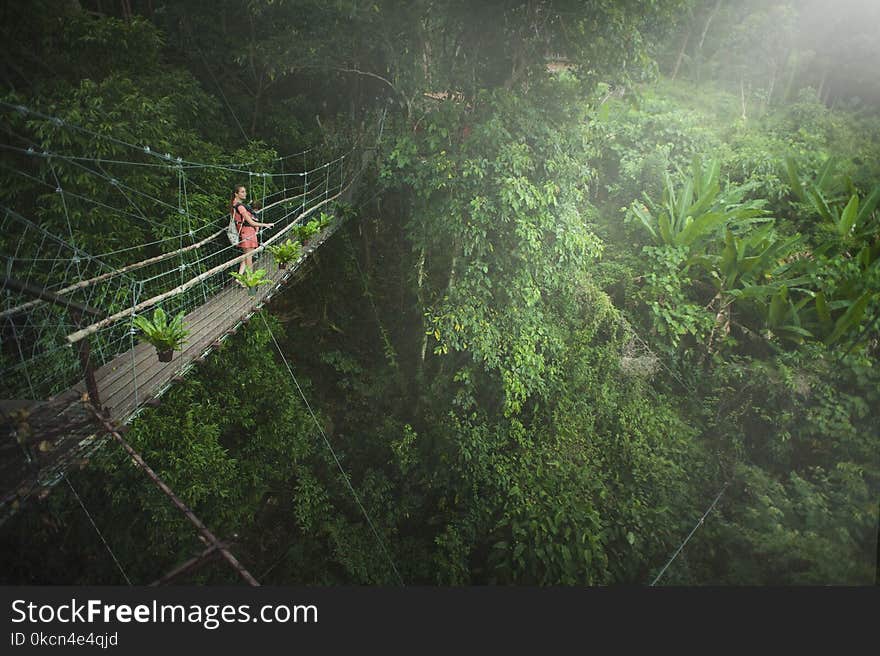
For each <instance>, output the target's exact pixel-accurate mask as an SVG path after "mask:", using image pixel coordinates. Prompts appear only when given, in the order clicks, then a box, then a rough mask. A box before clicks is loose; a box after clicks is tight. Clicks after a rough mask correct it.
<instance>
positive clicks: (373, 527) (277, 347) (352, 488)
mask: <svg viewBox="0 0 880 656" xmlns="http://www.w3.org/2000/svg"><path fill="white" fill-rule="evenodd" d="M260 316H261V317H262V318H263V324H264V325H265V326H266V330H268V331H269V336H270V337H271V338H272V342H274V344H275V348H276V349H278V353H279V355H281V359H282V360H283V361H284V366H286V367H287V371H288V372H289V373H290V377H291V378H292V379H293V384H294V385H296V389H297V390H298V391H299V395H300V396H301V397H302V400H303V402H304V403H305V404H306V408H308V410H309V414H310V415H311V416H312V419H313V420H314V422H315V426H317V427H318V432H320V433H321V437H322V438H323V439H324V444H326V445H327V448H328V449H329V450H330V454H331V455H332V456H333V460H334V461H336V466H337V467H339V471H340V472H341V473H342V479H343V480H344V481H345V484H346V485H347V486H348V489H349V490H350V491H351V494H352V496H353V497H354V500H355V501H356V502H357V505H358V507H359V508H360V509H361V512H362V513H363V514H364V517H365V518H366V520H367V524H369V525H370V529H371V530H372V531H373V535H374V536H375V537H376V542H378V543H379V546H380V547H381V549H382V552H383V553H384V554H385V558H387V559H388V563H389V564H390V565H391V569H392V570H394V574H395V576H397V580H398V582H399V583H400V585H401V586H403V585H404V583H403V577H401V576H400V572H399V571H397V567H396V566H395V564H394V560H393V559H392V558H391V554H389V553H388V549H386V548H385V543H384V542H382V538H381V537H379V532H378V531H377V530H376V527H375V526H374V525H373V521H372V520H371V519H370V515H369V514H367V510H366V508H364V505H363V504H362V503H361V500H360V498H359V497H358V495H357V492H355V491H354V487H352V485H351V481H349V480H348V474H346V473H345V470H344V469H343V468H342V463H340V462H339V458H337V457H336V452H335V451H334V450H333V447H332V446H331V445H330V440H328V439H327V435H326V434H325V433H324V429H323V428H322V427H321V423H320V422H319V421H318V418H317V417H316V416H315V413H314V412H313V411H312V406H311V405H309V401H308V399H307V398H306V395H305V394H304V393H303V391H302V388H301V387H300V386H299V382H297V380H296V376H294V375H293V369H291V368H290V364H289V363H288V362H287V358H286V357H285V356H284V351H282V350H281V346H279V344H278V340H276V339H275V335H274V334H273V333H272V329H271V328H269V322H268V321H266V315H265V314H264V313H262V312H261V313H260ZM273 567H274V565H273Z"/></svg>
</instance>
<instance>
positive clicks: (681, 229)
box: [631, 158, 770, 251]
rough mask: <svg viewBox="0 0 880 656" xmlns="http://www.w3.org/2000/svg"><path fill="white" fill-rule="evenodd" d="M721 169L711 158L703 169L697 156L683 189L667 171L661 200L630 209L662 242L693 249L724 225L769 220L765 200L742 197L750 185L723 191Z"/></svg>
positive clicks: (740, 225)
mask: <svg viewBox="0 0 880 656" xmlns="http://www.w3.org/2000/svg"><path fill="white" fill-rule="evenodd" d="M720 171H721V164H720V162H718V161H712V162H710V163H709V165H708V166H707V167H705V168H704V167H703V165H702V163H701V161H700V160H699V159H698V158H695V159H694V161H693V163H692V165H691V171H690V175H688V176H685V178H684V180H683V183H682V185H681V187H680V188H676V187H677V186H676V185H675V184H674V182H673V181H672V178H671V177H670V176H669V175H668V174H667V175H666V176H665V185H664V188H663V197H662V199H661V201H660V202H659V203H653V202H652V201H651V200H650V199H647V200H648V202H649V203H651V205H652V209H650V210H649V209H648V208H646V207H644V206H642V205H640V204H639V203H638V202H635V203H633V205H632V207H631V210H632V212H633V214H635V216H636V217H638V219H639V220H640V221H641V223H642V225H643V226H644V227H645V229H646V230H647V231H648V232H649V233H650V234H651V236H652V237H653V238H654V239H655V240H656V241H658V242H659V243H660V244H666V245H668V246H685V247H687V248H688V249H690V250H692V251H696V250H697V248H698V247H700V246H702V244H703V243H704V242H706V241H707V240H709V239H710V238H711V237H712V236H713V235H715V234H716V233H718V232H719V231H720V230H721V229H722V228H725V227H730V228H742V227H743V226H745V225H747V224H750V223H754V222H755V220H756V219H757V220H760V221H767V220H770V219H767V218H766V217H765V216H764V215H765V212H764V211H763V209H762V207H763V205H764V204H765V203H764V202H763V201H744V200H743V196H744V195H745V194H746V193H747V192H748V188H746V187H738V186H733V185H731V186H728V188H727V189H725V190H724V192H722V191H721V187H720V183H719V176H720Z"/></svg>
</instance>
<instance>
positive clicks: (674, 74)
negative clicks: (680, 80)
mask: <svg viewBox="0 0 880 656" xmlns="http://www.w3.org/2000/svg"><path fill="white" fill-rule="evenodd" d="M690 38H691V28H690V26H688V29H687V32H685V33H684V41H682V43H681V49H680V50H679V51H678V57H676V59H675V68H673V69H672V79H673V80H674V79H675V78H676V77H677V76H678V69H679V68H680V67H681V60H682V59H684V52H685V50H687V45H688V41H689V40H690Z"/></svg>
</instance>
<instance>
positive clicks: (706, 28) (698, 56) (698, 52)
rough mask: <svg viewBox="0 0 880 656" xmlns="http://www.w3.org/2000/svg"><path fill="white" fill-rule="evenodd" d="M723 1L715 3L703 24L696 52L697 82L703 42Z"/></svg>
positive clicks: (697, 80)
mask: <svg viewBox="0 0 880 656" xmlns="http://www.w3.org/2000/svg"><path fill="white" fill-rule="evenodd" d="M721 1H722V0H718V2H716V3H715V8H714V9H713V10H712V13H710V14H709V18H707V19H706V24H705V25H704V26H703V33H702V34H701V35H700V42H699V43H698V44H697V50H696V52H695V53H694V63H695V64H696V73H697V75H696V80H695V82H699V81H700V67H701V65H702V58H703V42H704V41H705V40H706V33H707V32H708V31H709V26H710V25H711V24H712V20H713V19H714V18H715V15H716V14H717V13H718V10H719V9H721Z"/></svg>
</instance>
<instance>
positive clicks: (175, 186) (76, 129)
mask: <svg viewBox="0 0 880 656" xmlns="http://www.w3.org/2000/svg"><path fill="white" fill-rule="evenodd" d="M0 113H3V114H6V116H5V117H4V119H3V124H4V131H5V133H6V134H5V136H6V138H7V139H6V140H7V143H2V144H0V150H2V151H4V153H5V156H4V158H3V159H2V160H0V168H2V169H3V170H4V171H5V172H6V173H7V174H8V176H9V177H10V178H11V179H14V180H17V181H18V183H19V184H18V185H16V193H12V194H10V193H6V194H4V198H3V199H2V201H0V244H2V255H3V260H4V261H3V265H4V271H3V274H2V283H0V369H2V377H0V413H2V414H0V417H2V420H3V421H2V428H3V430H4V431H5V433H6V436H5V439H3V440H2V441H0V523H2V521H5V519H7V518H8V517H9V516H10V515H11V514H12V513H14V512H15V511H16V510H17V509H18V508H19V507H20V506H21V505H22V504H23V503H24V502H26V501H27V500H28V499H30V498H31V497H33V496H34V495H44V494H46V493H48V490H49V489H50V488H51V487H52V486H54V485H55V484H57V483H58V482H59V481H61V480H62V479H64V478H65V473H66V471H67V470H68V469H69V468H70V467H72V466H74V465H76V464H79V463H82V462H84V460H85V459H87V458H88V456H89V455H90V454H91V453H93V452H94V451H95V450H96V449H98V448H100V447H101V445H102V444H104V443H105V442H106V436H107V435H111V436H113V437H115V438H117V439H118V440H119V441H121V442H122V443H123V445H124V447H127V448H130V447H128V445H127V444H125V442H124V440H123V438H122V435H121V434H122V433H124V432H125V428H126V425H127V424H128V423H129V422H131V421H132V419H134V418H135V417H136V416H137V415H138V413H139V412H140V411H141V410H142V409H143V408H144V407H145V406H147V405H151V404H155V403H156V402H157V399H158V397H159V396H161V395H162V394H163V393H164V391H165V390H166V389H168V388H169V387H170V386H171V385H173V384H175V383H176V382H179V381H180V380H181V377H182V376H183V375H185V374H186V373H187V372H188V371H189V370H190V369H192V368H193V367H195V366H197V365H198V363H199V362H201V361H203V360H204V359H205V358H206V357H207V356H208V355H209V354H210V353H211V351H212V350H213V349H215V348H217V347H218V346H219V345H220V344H221V343H222V341H223V340H224V339H225V338H226V337H228V336H229V335H231V334H232V333H234V332H235V331H236V330H237V329H238V328H239V327H240V326H242V325H243V324H245V323H246V322H247V321H248V320H249V319H250V318H251V317H252V316H253V315H254V314H255V313H256V312H257V311H259V309H260V308H261V307H263V305H264V304H265V303H266V302H268V301H269V299H271V298H272V296H273V295H274V294H276V293H277V292H278V290H279V289H280V288H281V287H282V286H283V285H284V284H285V283H288V282H290V281H291V280H292V279H293V277H294V276H295V275H296V273H297V272H298V270H299V269H300V268H301V266H302V264H303V263H304V262H305V261H306V260H307V259H308V258H309V257H310V256H311V254H313V253H314V252H315V251H316V250H317V249H318V248H319V247H320V246H321V245H322V244H323V243H324V242H325V241H326V240H327V239H329V237H330V236H331V235H332V234H333V233H334V232H335V231H336V230H337V229H338V227H339V225H340V223H341V217H339V216H337V214H338V211H337V208H338V207H339V206H340V204H341V203H345V202H349V201H350V199H351V197H352V193H353V189H354V183H355V181H356V179H357V178H358V176H359V173H360V171H361V170H362V168H363V164H364V162H365V159H364V153H363V152H359V151H356V150H355V149H351V150H349V151H348V152H346V153H345V154H342V155H337V156H333V157H328V156H325V157H324V158H323V160H322V159H319V158H318V154H317V153H316V152H313V151H305V152H302V153H296V154H294V155H288V156H285V157H275V158H273V159H271V161H265V160H264V161H261V162H256V161H251V162H233V163H228V162H223V163H217V162H198V161H191V160H188V159H184V158H183V157H180V156H176V155H173V154H171V153H168V152H164V150H165V149H164V148H163V149H161V152H160V150H159V149H153V148H151V147H150V145H149V144H143V143H137V142H136V141H135V140H131V141H126V140H124V139H120V138H117V137H114V136H108V135H107V134H101V133H99V132H95V131H93V130H91V129H89V128H87V127H83V126H80V125H77V124H74V123H72V122H68V121H65V120H64V119H62V118H60V117H57V116H51V115H48V114H43V113H41V112H39V111H37V110H35V109H33V108H28V107H24V106H20V105H12V104H9V103H5V102H0ZM13 119H18V120H17V121H16V120H13ZM22 125H27V126H28V127H29V128H30V129H28V130H24V129H21V127H20V126H22ZM16 126H19V129H18V130H17V129H16ZM35 126H36V128H35ZM41 128H42V129H44V130H45V132H43V133H42V134H43V135H45V134H47V133H48V134H50V135H51V136H53V137H55V138H54V139H51V138H49V139H45V138H44V139H42V140H39V139H38V138H36V137H35V136H33V135H36V134H41V132H40V129H41ZM65 133H69V135H70V136H79V137H86V138H87V139H89V140H90V141H91V143H92V144H93V148H91V149H90V151H91V152H86V153H82V152H70V150H71V149H70V148H61V147H57V146H55V145H54V144H62V145H64V144H68V143H71V142H72V141H73V139H71V138H65V136H66V135H65ZM29 134H30V135H32V136H28V135H29ZM47 141H48V142H50V143H51V144H53V145H50V146H49V147H47V145H46V142H47ZM356 153H358V154H356ZM294 162H296V163H297V164H299V163H300V162H301V165H300V166H293V167H292V164H294ZM279 169H280V170H279ZM291 169H293V170H291ZM220 180H222V183H220V182H219V181H220ZM245 181H246V182H247V184H246V187H247V189H248V192H249V197H250V199H251V200H259V201H261V206H262V207H261V210H260V215H259V216H260V221H262V222H263V223H270V224H273V225H272V226H271V227H270V228H264V229H262V230H260V233H259V238H260V243H259V246H258V248H256V249H255V250H254V251H253V252H252V256H253V260H254V268H255V269H263V270H264V271H265V272H266V277H265V279H266V281H267V283H268V284H265V285H261V286H259V287H256V288H253V289H244V288H242V286H240V285H239V284H238V283H237V282H236V281H235V280H234V279H233V278H232V277H231V276H230V275H229V274H230V272H232V271H237V270H238V267H239V265H240V263H241V262H242V260H244V258H245V255H244V254H243V253H242V251H241V249H240V248H239V247H238V246H237V245H236V244H231V243H230V241H229V240H228V239H227V236H226V226H227V224H228V221H229V214H228V211H229V210H228V203H229V200H228V199H229V197H230V195H231V189H232V184H233V183H237V182H241V183H244V182H245ZM212 187H213V188H214V189H223V190H224V191H223V192H219V193H218V192H217V191H212ZM175 192H176V193H175ZM319 216H320V217H321V218H322V221H321V222H320V227H321V229H320V230H319V231H318V232H317V233H315V234H313V235H310V236H309V237H307V238H304V241H303V244H302V250H301V254H300V255H299V257H298V259H296V261H295V262H293V263H291V264H288V265H287V266H283V265H282V266H279V265H278V264H277V263H276V261H275V259H274V258H273V257H272V255H271V253H270V252H269V250H267V249H269V247H271V246H274V245H278V244H281V243H283V242H285V241H286V240H288V239H291V240H296V239H297V235H298V234H303V233H301V232H299V231H300V230H301V226H303V225H304V224H305V223H306V222H307V221H314V220H315V219H316V218H317V217H319ZM313 225H314V223H313ZM95 233H97V234H101V235H102V236H103V237H105V239H104V243H110V244H113V245H115V246H116V247H115V248H110V249H109V250H105V251H103V252H95V251H94V250H93V249H90V248H88V247H86V246H85V244H87V243H89V241H90V239H89V237H90V236H92V235H94V234H95ZM92 241H94V239H92ZM114 242H115V243H114ZM157 307H161V308H162V309H163V310H164V311H165V312H166V314H168V315H171V316H174V315H177V314H178V313H182V314H183V315H184V324H185V328H186V329H187V330H188V331H189V333H188V335H187V338H186V341H185V343H184V344H183V346H182V350H180V351H177V352H175V354H174V357H173V359H172V360H171V361H170V362H162V361H160V360H159V358H158V357H157V352H156V349H155V348H154V347H153V346H152V345H150V344H149V343H146V342H144V341H142V340H140V339H139V331H138V330H137V329H136V328H135V327H134V323H133V320H134V318H135V317H137V316H139V315H145V316H148V317H149V316H150V315H152V313H153V312H154V310H155V308H157ZM136 455H137V454H136V453H135V454H134V455H133V456H132V457H133V458H134V456H136ZM144 467H145V468H146V469H145V471H147V473H148V475H149V476H150V477H151V478H153V479H154V482H156V483H157V485H160V488H161V486H162V485H164V484H162V483H161V481H160V480H159V479H158V477H156V476H155V474H154V473H153V472H152V470H149V467H148V466H147V465H146V463H144ZM166 487H167V486H166ZM163 491H165V490H163ZM166 493H168V494H169V495H170V496H171V497H172V500H175V499H176V497H174V495H173V492H171V491H170V490H168V491H167V492H166ZM176 502H177V503H179V500H177V501H176ZM180 507H181V510H182V511H184V514H186V512H189V511H188V509H186V508H185V506H182V504H181V506H180ZM191 521H193V520H192V519H191ZM193 523H194V525H196V528H197V529H198V530H199V531H200V532H201V533H202V535H203V539H204V540H205V542H206V543H208V544H209V550H208V551H209V552H211V553H213V552H219V553H221V554H223V556H224V557H225V558H226V559H227V560H228V561H229V562H230V564H232V565H233V566H234V567H236V569H239V570H240V566H238V565H237V563H236V562H235V560H234V558H233V557H231V554H229V553H228V551H227V550H226V549H225V547H224V546H223V545H222V544H221V543H220V542H219V541H218V540H216V538H213V536H212V535H211V534H210V532H209V531H207V529H206V528H205V527H204V526H203V525H201V526H200V522H198V520H197V518H195V521H193ZM206 531H207V533H205V532H206ZM206 535H211V537H210V539H209V538H207V537H206ZM208 555H210V554H208V553H206V554H205V557H207V556H208ZM240 573H241V571H240ZM246 574H247V573H246V572H244V573H243V574H242V576H243V578H244V579H245V580H246V581H247V582H248V583H252V584H253V583H255V581H253V580H252V577H251V579H250V580H249V579H248V577H249V575H247V576H245V575H246Z"/></svg>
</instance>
